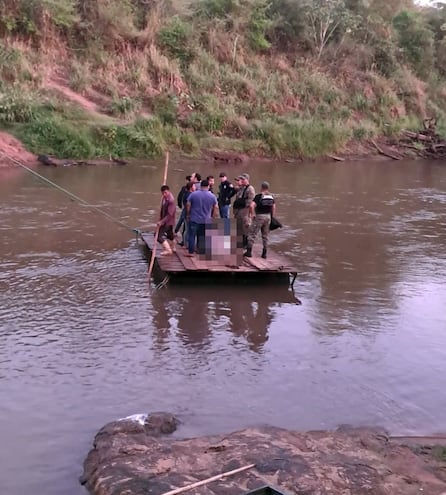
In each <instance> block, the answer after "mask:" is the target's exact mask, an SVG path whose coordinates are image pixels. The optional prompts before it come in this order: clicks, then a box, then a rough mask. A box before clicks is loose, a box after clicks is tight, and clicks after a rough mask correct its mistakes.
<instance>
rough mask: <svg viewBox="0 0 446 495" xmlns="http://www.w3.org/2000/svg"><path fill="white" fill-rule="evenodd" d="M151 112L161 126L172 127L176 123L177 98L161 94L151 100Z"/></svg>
mask: <svg viewBox="0 0 446 495" xmlns="http://www.w3.org/2000/svg"><path fill="white" fill-rule="evenodd" d="M151 103H152V108H153V112H154V113H155V114H156V115H157V116H158V117H159V119H160V120H161V122H162V123H163V124H170V125H173V124H175V123H176V121H177V111H178V98H177V97H176V96H175V95H166V94H161V95H158V96H155V98H153V100H152V102H151Z"/></svg>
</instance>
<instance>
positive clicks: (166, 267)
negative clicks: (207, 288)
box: [141, 233, 297, 285]
mask: <svg viewBox="0 0 446 495" xmlns="http://www.w3.org/2000/svg"><path fill="white" fill-rule="evenodd" d="M141 239H142V241H143V243H144V245H145V246H146V248H147V249H148V250H149V251H150V252H151V251H152V247H153V243H154V236H153V234H152V233H141ZM261 250H262V247H261V242H260V243H259V245H254V248H253V253H252V254H253V256H252V258H241V260H240V261H241V263H240V265H238V266H232V265H225V264H223V261H217V260H204V259H201V258H200V257H199V256H198V255H195V256H194V257H192V258H191V257H188V256H186V254H187V249H186V248H185V247H182V246H177V247H176V252H175V253H173V254H171V255H167V256H160V253H161V252H162V248H161V246H159V249H157V250H156V259H155V263H156V265H157V268H158V269H159V270H160V271H161V272H162V273H164V274H166V275H169V276H171V275H172V276H177V275H183V276H184V275H200V276H204V275H206V274H208V275H217V274H219V275H220V274H221V275H224V274H227V275H232V276H234V275H239V276H240V277H241V278H243V276H245V277H244V278H245V279H246V278H252V276H253V275H264V276H266V275H275V276H276V278H280V279H282V281H283V280H286V281H287V282H288V283H290V275H292V276H293V280H292V283H294V280H295V278H296V275H297V269H296V268H295V267H294V266H292V264H291V263H290V261H289V260H288V259H286V258H285V257H283V256H281V255H279V254H277V253H274V252H272V251H271V250H270V249H268V258H267V259H263V258H262V257H261V256H260V254H261ZM277 276H280V277H277ZM292 283H291V285H292Z"/></svg>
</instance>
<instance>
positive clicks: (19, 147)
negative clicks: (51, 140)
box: [0, 132, 37, 168]
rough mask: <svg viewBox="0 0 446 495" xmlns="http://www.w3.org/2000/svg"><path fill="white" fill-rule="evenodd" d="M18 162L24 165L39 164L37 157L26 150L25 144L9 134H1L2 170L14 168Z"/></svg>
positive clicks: (0, 157)
mask: <svg viewBox="0 0 446 495" xmlns="http://www.w3.org/2000/svg"><path fill="white" fill-rule="evenodd" d="M13 160H17V161H19V162H20V163H23V164H24V165H33V164H36V163H37V158H36V156H35V155H33V154H32V153H30V152H29V151H27V150H26V149H25V147H24V146H23V144H22V143H21V142H20V141H19V140H18V139H16V138H15V137H13V136H11V134H8V133H7V132H0V168H13V167H15V166H16V165H15V163H14V161H13Z"/></svg>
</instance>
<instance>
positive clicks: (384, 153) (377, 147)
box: [370, 139, 402, 160]
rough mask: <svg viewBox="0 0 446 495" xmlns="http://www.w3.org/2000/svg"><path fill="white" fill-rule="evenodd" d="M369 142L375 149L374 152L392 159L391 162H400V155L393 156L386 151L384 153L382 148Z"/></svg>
mask: <svg viewBox="0 0 446 495" xmlns="http://www.w3.org/2000/svg"><path fill="white" fill-rule="evenodd" d="M370 142H371V143H372V144H373V146H374V147H375V148H376V150H377V151H378V153H379V154H380V155H384V156H387V157H389V158H392V160H401V158H402V156H401V155H394V154H392V153H389V152H388V151H384V150H383V149H382V148H380V147H379V146H378V145H377V144H376V142H375V141H374V140H373V139H371V140H370Z"/></svg>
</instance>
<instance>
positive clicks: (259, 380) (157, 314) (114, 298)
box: [0, 161, 446, 495]
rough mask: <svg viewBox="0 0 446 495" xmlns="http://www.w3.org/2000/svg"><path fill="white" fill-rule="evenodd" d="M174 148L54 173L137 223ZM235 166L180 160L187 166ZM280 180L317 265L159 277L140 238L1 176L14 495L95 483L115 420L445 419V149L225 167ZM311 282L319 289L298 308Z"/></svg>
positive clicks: (1, 298) (0, 247)
mask: <svg viewBox="0 0 446 495" xmlns="http://www.w3.org/2000/svg"><path fill="white" fill-rule="evenodd" d="M162 168H163V167H162V164H161V163H148V164H147V163H146V164H139V165H137V164H134V165H131V166H128V167H119V166H110V167H103V168H98V167H85V168H82V167H81V168H68V167H67V168H63V167H62V168H56V169H46V168H40V169H38V170H39V172H41V173H42V174H44V175H45V176H46V177H48V178H49V179H51V180H54V181H56V182H57V183H58V184H60V185H61V186H63V187H66V188H68V189H69V190H70V191H72V192H73V193H75V194H77V195H79V196H81V197H82V198H84V199H85V200H87V201H89V202H90V203H91V204H94V205H96V206H99V207H100V208H102V209H104V210H105V211H106V212H107V213H109V214H111V215H113V216H114V217H117V218H119V219H120V220H121V221H123V222H125V223H126V224H128V225H129V226H131V227H137V228H144V229H145V228H147V227H148V226H149V225H151V224H152V223H153V221H154V220H155V218H156V210H157V206H158V205H159V193H158V187H159V184H160V181H161V177H162V173H163V170H162ZM194 168H199V170H200V171H201V173H202V174H203V175H205V174H207V173H214V175H215V176H218V172H219V171H220V167H215V166H213V165H206V164H203V163H201V164H199V166H198V167H194V166H193V164H191V163H173V162H172V161H171V170H170V174H169V177H170V178H169V183H170V184H171V185H172V187H173V189H174V190H175V191H176V190H177V189H178V187H179V186H180V185H181V184H182V183H183V176H184V175H185V174H186V173H187V172H191V171H193V169H194ZM226 171H227V172H228V175H229V177H231V178H232V177H234V176H235V175H236V174H238V173H240V172H243V171H248V172H250V173H251V176H252V182H253V184H254V185H255V186H257V187H258V186H259V184H260V182H261V181H262V180H264V179H268V180H269V181H270V182H271V189H272V191H273V192H274V193H275V194H276V198H277V203H278V210H277V216H278V217H279V219H280V220H281V221H282V223H283V224H284V225H285V227H284V228H283V229H282V230H280V231H276V232H274V233H273V234H271V244H272V248H274V249H276V250H277V251H278V252H280V253H283V254H286V255H288V256H289V257H290V258H291V259H292V260H293V262H294V263H295V264H296V266H297V267H298V270H299V275H298V278H297V280H296V284H295V294H294V295H293V294H292V293H290V292H289V291H288V290H287V289H286V288H283V289H282V290H278V289H277V288H274V289H271V288H270V287H268V286H266V285H260V286H257V287H249V288H240V287H239V288H235V287H194V288H181V287H180V288H173V287H170V288H167V289H164V290H162V291H159V292H153V291H150V290H149V287H148V283H147V276H146V274H147V263H146V261H145V260H144V259H143V257H142V255H141V252H140V250H139V249H138V248H137V247H136V246H135V241H134V238H133V235H132V234H131V233H130V232H128V231H127V230H125V229H123V228H121V227H119V226H117V225H115V224H113V223H111V222H109V221H108V220H107V219H106V218H104V217H102V216H101V215H99V214H97V213H96V212H94V211H92V210H91V209H88V208H86V207H84V206H80V205H78V204H76V203H75V202H73V201H71V200H69V199H68V198H66V197H65V196H64V195H62V194H61V193H60V192H58V191H56V190H54V189H52V188H49V187H48V186H46V185H44V184H43V183H41V182H39V181H37V180H36V179H35V178H34V177H33V176H31V175H30V174H27V173H26V172H23V173H22V172H21V171H18V173H16V174H10V175H8V176H7V177H6V178H3V180H2V181H1V182H0V236H1V243H0V438H1V439H2V440H1V446H0V493H5V494H6V493H7V494H8V495H23V494H25V493H35V494H42V495H56V494H57V495H60V494H62V493H63V494H65V495H71V494H73V495H80V494H82V493H84V489H83V488H82V487H80V485H79V484H78V481H77V477H78V476H79V474H81V471H82V467H81V465H82V461H83V459H84V457H85V455H86V454H87V452H88V450H89V448H90V446H91V443H92V440H93V436H94V434H95V433H96V432H97V430H98V429H99V428H100V427H101V426H102V425H104V424H105V423H107V422H108V421H111V420H114V419H116V418H120V417H123V416H127V415H130V414H134V413H141V412H145V411H154V410H167V411H170V412H173V413H175V414H176V415H178V417H179V418H180V419H181V420H182V422H183V424H182V426H181V427H180V429H179V432H178V435H180V436H183V435H201V434H208V433H219V432H226V431H231V430H234V429H239V428H242V427H245V426H247V425H252V424H260V423H269V424H272V425H276V426H282V427H287V428H293V429H298V430H307V429H326V428H333V427H336V426H337V425H339V424H343V423H344V424H345V423H349V424H353V425H374V426H383V427H385V428H387V429H388V430H389V431H390V432H391V433H394V434H398V435H410V434H419V435H420V434H432V433H438V432H445V431H446V417H445V415H444V411H445V410H446V392H445V390H446V389H445V381H444V377H445V376H446V313H445V307H446V163H440V162H433V163H426V162H406V163H402V162H398V163H393V162H392V163H389V162H383V163H366V162H363V163H338V164H334V163H327V164H317V165H316V164H306V165H293V164H285V163H274V164H249V165H248V166H246V167H244V168H241V167H239V166H227V167H226ZM294 296H296V297H298V298H299V299H300V300H301V301H302V305H297V304H296V303H295V300H294Z"/></svg>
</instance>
